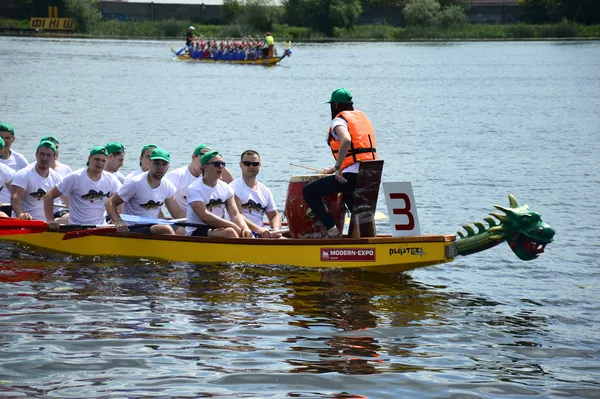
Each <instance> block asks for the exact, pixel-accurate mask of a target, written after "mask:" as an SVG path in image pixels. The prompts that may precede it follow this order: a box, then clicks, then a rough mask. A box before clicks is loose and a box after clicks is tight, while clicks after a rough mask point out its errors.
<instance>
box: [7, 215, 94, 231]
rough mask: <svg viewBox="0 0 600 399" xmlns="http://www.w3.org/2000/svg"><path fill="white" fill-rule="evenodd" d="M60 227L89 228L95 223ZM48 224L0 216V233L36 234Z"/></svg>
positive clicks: (40, 221)
mask: <svg viewBox="0 0 600 399" xmlns="http://www.w3.org/2000/svg"><path fill="white" fill-rule="evenodd" d="M60 227H61V229H91V228H96V227H98V226H97V225H95V224H64V225H61V226H60ZM49 229H50V226H49V225H48V223H46V222H44V221H42V220H23V219H17V218H0V235H14V234H37V233H43V232H44V231H48V230H49Z"/></svg>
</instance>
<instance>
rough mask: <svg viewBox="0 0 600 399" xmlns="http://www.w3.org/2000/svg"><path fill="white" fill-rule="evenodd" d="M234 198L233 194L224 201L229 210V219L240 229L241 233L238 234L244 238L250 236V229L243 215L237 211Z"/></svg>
mask: <svg viewBox="0 0 600 399" xmlns="http://www.w3.org/2000/svg"><path fill="white" fill-rule="evenodd" d="M234 198H235V195H232V196H231V197H229V198H227V201H226V202H225V206H226V207H227V212H229V216H230V217H231V220H233V223H235V224H236V226H238V228H239V229H241V230H242V233H241V234H240V235H239V236H240V237H245V238H252V231H250V229H249V228H248V225H247V224H246V220H244V217H243V216H242V214H241V213H240V212H239V211H238V208H237V206H236V204H235V200H234Z"/></svg>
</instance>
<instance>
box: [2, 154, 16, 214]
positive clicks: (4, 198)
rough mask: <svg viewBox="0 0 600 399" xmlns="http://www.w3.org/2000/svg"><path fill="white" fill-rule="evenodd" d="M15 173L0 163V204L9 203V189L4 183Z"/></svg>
mask: <svg viewBox="0 0 600 399" xmlns="http://www.w3.org/2000/svg"><path fill="white" fill-rule="evenodd" d="M14 175H15V170H14V169H13V168H11V167H9V166H6V165H5V164H3V163H0V204H2V205H10V191H8V187H6V183H8V182H10V181H11V180H12V178H13V176H14Z"/></svg>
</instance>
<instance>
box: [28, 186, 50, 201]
mask: <svg viewBox="0 0 600 399" xmlns="http://www.w3.org/2000/svg"><path fill="white" fill-rule="evenodd" d="M29 195H31V196H32V197H33V198H37V200H38V201H39V200H41V199H42V198H44V195H46V192H45V191H44V190H43V189H41V188H38V190H37V191H36V192H35V193H29Z"/></svg>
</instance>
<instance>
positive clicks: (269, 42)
mask: <svg viewBox="0 0 600 399" xmlns="http://www.w3.org/2000/svg"><path fill="white" fill-rule="evenodd" d="M265 44H266V47H267V57H273V52H274V49H275V39H274V38H273V36H272V35H271V32H267V33H265Z"/></svg>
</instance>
